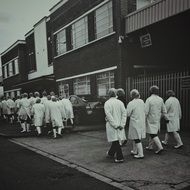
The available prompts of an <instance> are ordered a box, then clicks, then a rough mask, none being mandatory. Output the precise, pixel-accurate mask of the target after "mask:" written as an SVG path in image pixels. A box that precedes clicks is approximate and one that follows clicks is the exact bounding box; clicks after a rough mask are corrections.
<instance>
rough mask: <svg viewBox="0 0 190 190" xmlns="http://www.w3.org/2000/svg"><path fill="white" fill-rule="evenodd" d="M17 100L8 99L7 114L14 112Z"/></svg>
mask: <svg viewBox="0 0 190 190" xmlns="http://www.w3.org/2000/svg"><path fill="white" fill-rule="evenodd" d="M14 108H15V102H14V101H13V100H12V99H10V98H9V99H8V100H7V114H8V115H10V114H14Z"/></svg>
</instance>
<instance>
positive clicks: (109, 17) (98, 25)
mask: <svg viewBox="0 0 190 190" xmlns="http://www.w3.org/2000/svg"><path fill="white" fill-rule="evenodd" d="M111 32H113V11H112V1H110V2H109V3H107V4H105V5H103V6H102V7H100V8H99V9H97V10H96V12H95V37H96V39H98V38H101V37H103V36H105V35H107V34H109V33H111Z"/></svg>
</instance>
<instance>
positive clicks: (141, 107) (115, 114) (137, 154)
mask: <svg viewBox="0 0 190 190" xmlns="http://www.w3.org/2000/svg"><path fill="white" fill-rule="evenodd" d="M121 92H122V94H123V95H124V90H123V89H118V90H116V89H114V88H111V89H110V90H109V92H108V95H109V99H108V100H107V101H106V102H105V105H104V110H105V114H106V134H107V140H108V142H111V147H110V149H109V150H108V152H107V157H108V158H112V159H114V162H116V163H121V162H123V161H124V156H123V153H122V149H121V147H122V146H121V145H122V143H123V142H125V143H126V127H128V139H129V140H132V141H133V143H132V144H133V145H132V150H131V154H132V155H133V156H134V158H136V159H142V158H144V152H143V145H142V139H145V138H146V134H148V135H149V136H148V137H149V143H148V146H146V149H147V150H154V146H153V145H155V146H156V147H157V149H156V150H155V154H160V153H161V152H162V151H163V150H164V148H163V146H162V144H164V145H167V144H168V139H169V134H170V133H173V135H174V138H175V140H176V142H177V145H176V146H174V148H176V149H177V148H180V147H182V146H183V142H182V140H181V137H180V135H179V131H180V119H181V117H182V114H181V106H180V103H179V101H178V99H177V98H176V97H175V93H174V92H173V91H172V90H168V91H167V96H168V99H167V100H166V101H165V103H164V101H163V99H162V98H161V97H160V96H159V88H158V86H156V85H154V86H151V87H150V97H148V98H147V100H146V101H145V103H144V101H143V100H142V99H140V94H139V91H138V90H137V89H133V90H131V92H130V97H131V101H130V102H129V103H128V104H127V106H126V107H125V104H124V100H123V98H121ZM118 95H119V96H118ZM123 97H124V96H123ZM162 117H163V118H164V120H165V121H166V125H167V132H166V134H165V139H164V140H163V141H162V142H161V141H160V139H159V137H158V133H159V131H160V120H161V118H162ZM127 118H130V119H129V123H128V124H127V126H126V122H127Z"/></svg>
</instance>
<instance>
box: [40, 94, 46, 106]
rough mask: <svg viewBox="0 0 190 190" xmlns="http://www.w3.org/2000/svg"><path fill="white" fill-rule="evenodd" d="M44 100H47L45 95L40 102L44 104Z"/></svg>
mask: <svg viewBox="0 0 190 190" xmlns="http://www.w3.org/2000/svg"><path fill="white" fill-rule="evenodd" d="M46 101H47V97H45V96H43V97H42V98H41V104H44V103H45V102H46Z"/></svg>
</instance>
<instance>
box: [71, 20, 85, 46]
mask: <svg viewBox="0 0 190 190" xmlns="http://www.w3.org/2000/svg"><path fill="white" fill-rule="evenodd" d="M87 42H88V19H87V17H84V18H82V19H80V20H79V21H77V22H75V23H74V24H73V25H72V46H73V49H75V48H78V47H81V46H83V45H85V44H86V43H87Z"/></svg>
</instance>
